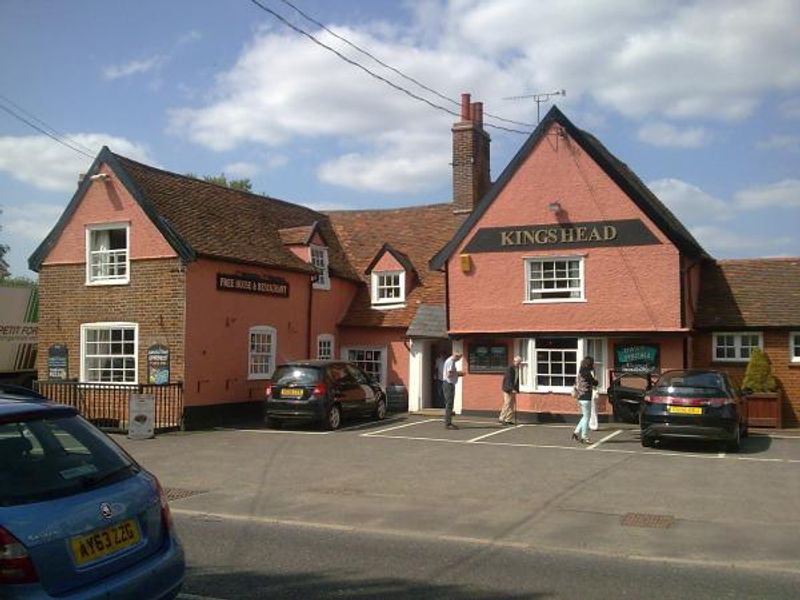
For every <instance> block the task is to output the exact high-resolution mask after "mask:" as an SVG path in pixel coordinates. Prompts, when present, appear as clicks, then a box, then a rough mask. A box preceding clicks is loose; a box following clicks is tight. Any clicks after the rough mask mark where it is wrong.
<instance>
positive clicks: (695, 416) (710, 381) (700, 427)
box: [640, 369, 747, 452]
mask: <svg viewBox="0 0 800 600" xmlns="http://www.w3.org/2000/svg"><path fill="white" fill-rule="evenodd" d="M640 426H641V433H642V446H646V447H647V446H652V445H653V444H654V443H655V441H656V440H658V439H659V438H694V439H706V440H718V441H722V442H725V443H726V446H727V448H728V450H729V451H731V452H737V451H738V450H739V445H740V442H741V438H742V437H745V436H746V435H747V398H746V397H745V396H742V395H741V394H740V392H739V391H738V390H737V389H736V387H735V386H734V385H733V384H732V383H731V381H730V379H729V378H728V376H727V375H726V374H725V373H722V372H720V371H713V370H708V369H684V370H675V371H667V372H666V373H664V374H662V375H661V377H659V378H658V381H656V383H655V385H654V386H653V387H652V388H651V389H650V390H649V391H648V392H647V393H646V394H645V397H644V407H643V409H642V412H641V418H640Z"/></svg>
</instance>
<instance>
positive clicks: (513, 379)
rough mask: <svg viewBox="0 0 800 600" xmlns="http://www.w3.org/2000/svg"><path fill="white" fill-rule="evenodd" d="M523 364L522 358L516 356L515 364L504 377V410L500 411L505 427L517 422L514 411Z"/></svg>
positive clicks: (501, 420) (510, 366) (507, 370)
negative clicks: (521, 364)
mask: <svg viewBox="0 0 800 600" xmlns="http://www.w3.org/2000/svg"><path fill="white" fill-rule="evenodd" d="M521 362H522V357H520V356H515V357H514V364H512V365H509V367H508V369H506V374H505V375H504V376H503V408H501V409H500V417H499V420H500V423H502V424H503V425H513V424H514V421H515V420H516V419H514V412H515V410H514V409H515V408H516V402H517V392H518V391H519V365H520V363H521ZM512 407H513V408H512Z"/></svg>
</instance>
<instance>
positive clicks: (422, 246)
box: [327, 204, 457, 328]
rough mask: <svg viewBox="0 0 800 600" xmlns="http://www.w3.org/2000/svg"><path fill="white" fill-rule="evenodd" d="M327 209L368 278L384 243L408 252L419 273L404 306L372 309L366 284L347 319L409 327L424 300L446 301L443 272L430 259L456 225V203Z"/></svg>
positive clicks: (353, 259)
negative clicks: (432, 267) (430, 267)
mask: <svg viewBox="0 0 800 600" xmlns="http://www.w3.org/2000/svg"><path fill="white" fill-rule="evenodd" d="M327 214H328V216H329V217H330V219H331V222H332V223H333V226H334V229H335V231H336V234H337V235H338V236H339V240H340V241H341V243H342V245H343V246H344V249H345V252H347V256H348V257H349V258H350V262H351V264H352V265H353V267H354V268H355V270H356V272H358V273H359V274H360V275H361V276H362V279H363V281H364V282H365V283H368V282H369V278H368V276H367V275H365V274H364V273H365V271H366V269H367V267H368V266H369V265H370V263H371V262H372V260H373V259H374V258H375V256H376V254H377V253H378V251H380V250H381V248H382V247H383V245H384V244H389V245H390V246H391V247H392V248H394V249H396V250H397V251H399V252H401V253H403V254H404V255H406V256H407V257H408V259H409V260H410V261H411V264H412V265H414V267H415V270H416V273H417V276H418V279H417V282H416V284H415V285H414V286H413V287H412V288H411V289H410V290H406V304H405V307H403V308H393V309H373V308H372V305H371V299H370V295H369V288H368V286H367V285H364V286H362V287H361V288H360V289H359V290H358V292H357V293H356V297H355V298H354V299H353V302H352V303H351V305H350V310H349V311H348V312H347V315H345V317H344V319H343V321H342V323H341V324H342V325H347V326H364V327H370V326H383V327H403V328H407V327H408V326H409V325H410V324H411V322H412V320H413V319H414V317H415V315H416V314H417V309H418V308H419V306H420V305H422V304H434V305H441V306H444V301H445V297H444V296H445V295H444V275H443V274H442V273H440V272H433V271H429V270H428V269H427V264H428V261H429V260H430V258H431V256H433V255H434V254H435V253H436V251H437V250H439V249H440V248H441V247H442V246H444V245H445V244H446V243H447V242H448V241H449V240H450V238H451V237H452V236H453V233H454V232H455V230H456V225H457V218H456V216H455V215H454V214H453V206H452V204H434V205H429V206H412V207H408V208H396V209H386V210H358V211H334V212H329V213H327Z"/></svg>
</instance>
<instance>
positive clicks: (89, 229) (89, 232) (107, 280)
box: [85, 223, 131, 285]
mask: <svg viewBox="0 0 800 600" xmlns="http://www.w3.org/2000/svg"><path fill="white" fill-rule="evenodd" d="M112 229H124V230H125V275H124V276H122V277H92V258H93V257H94V256H95V255H97V254H99V253H100V252H101V251H99V250H92V236H93V234H94V233H96V232H98V231H108V230H112ZM85 240H86V285H125V284H127V283H129V282H130V278H131V227H130V223H102V224H96V225H87V226H86V233H85ZM104 252H105V253H107V254H110V253H112V252H119V251H118V250H106V251H104Z"/></svg>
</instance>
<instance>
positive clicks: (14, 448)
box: [0, 392, 186, 600]
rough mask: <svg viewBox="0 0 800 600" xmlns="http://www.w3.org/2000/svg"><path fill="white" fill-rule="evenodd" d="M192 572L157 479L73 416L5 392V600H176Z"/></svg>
mask: <svg viewBox="0 0 800 600" xmlns="http://www.w3.org/2000/svg"><path fill="white" fill-rule="evenodd" d="M185 569H186V565H185V560H184V554H183V548H182V547H181V544H180V542H179V541H178V538H177V536H176V535H175V530H174V527H173V524H172V520H171V517H170V511H169V505H168V504H167V498H166V495H165V493H164V490H163V489H162V488H161V485H160V484H159V482H158V480H157V479H156V477H155V476H154V475H152V474H151V473H148V472H147V471H145V470H144V469H143V468H142V467H140V466H139V465H138V464H137V463H136V461H135V460H133V458H131V457H130V456H129V455H128V454H127V453H126V452H125V451H124V450H122V449H121V448H120V447H119V446H118V445H117V444H115V443H114V442H113V441H112V440H111V439H110V438H109V437H108V436H106V435H105V434H103V433H102V432H100V431H99V430H98V429H97V428H95V427H94V426H93V425H91V424H90V423H88V422H87V421H85V420H84V419H83V418H82V417H80V416H79V415H78V414H77V412H76V411H75V409H73V408H70V407H67V406H63V405H59V404H54V403H52V402H48V401H42V400H39V399H36V398H32V397H26V396H23V395H21V394H14V393H9V392H0V598H10V599H20V598H26V599H28V598H59V599H60V600H73V599H74V600H77V599H78V598H80V599H81V600H86V599H93V598H114V599H115V600H116V599H126V598H130V599H131V600H133V599H136V600H143V599H148V600H149V599H162V598H174V597H175V596H177V594H178V592H179V591H180V588H181V585H182V584H183V579H184V574H185Z"/></svg>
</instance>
